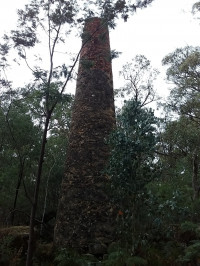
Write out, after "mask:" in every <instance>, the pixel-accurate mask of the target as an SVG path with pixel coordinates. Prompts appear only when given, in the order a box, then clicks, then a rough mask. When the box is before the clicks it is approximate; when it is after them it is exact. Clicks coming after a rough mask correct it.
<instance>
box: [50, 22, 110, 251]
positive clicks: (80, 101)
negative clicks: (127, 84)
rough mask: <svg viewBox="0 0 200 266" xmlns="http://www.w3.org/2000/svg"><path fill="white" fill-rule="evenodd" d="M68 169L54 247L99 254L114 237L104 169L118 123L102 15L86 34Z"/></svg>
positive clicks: (87, 29) (68, 153) (80, 63)
mask: <svg viewBox="0 0 200 266" xmlns="http://www.w3.org/2000/svg"><path fill="white" fill-rule="evenodd" d="M82 39H83V48H82V51H81V54H80V62H79V70H78V78H77V88H76V95H75V102H74V106H73V111H72V122H71V128H70V137H69V146H68V152H67V161H66V171H65V176H64V179H63V183H62V188H61V199H60V203H59V207H58V214H57V222H56V227H55V238H54V240H55V245H56V246H60V247H70V248H74V249H76V250H78V251H81V252H90V253H92V254H95V255H98V254H99V255H100V254H103V253H105V252H106V248H107V246H108V245H109V243H110V242H112V239H113V228H112V224H113V222H114V219H113V218H112V217H113V209H112V206H111V203H110V200H109V197H108V196H107V193H106V183H107V181H108V180H107V178H106V175H105V174H104V173H103V170H104V168H105V166H106V163H107V161H108V156H109V147H108V145H107V144H106V138H107V137H108V135H109V133H110V132H111V131H112V129H113V127H114V126H115V110H114V98H113V81H112V67H111V55H110V43H109V33H108V27H107V25H106V23H104V21H103V20H102V19H100V18H91V19H87V20H86V22H85V27H84V31H83V35H82Z"/></svg>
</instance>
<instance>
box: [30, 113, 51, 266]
mask: <svg viewBox="0 0 200 266" xmlns="http://www.w3.org/2000/svg"><path fill="white" fill-rule="evenodd" d="M50 118H51V113H47V116H46V121H45V127H44V131H43V137H42V144H41V151H40V158H39V162H38V172H37V176H36V184H35V192H34V200H33V206H32V209H31V216H30V231H29V241H28V251H27V258H26V266H32V263H33V249H34V227H35V216H36V210H37V203H38V195H39V188H40V181H41V175H42V167H43V162H44V154H45V146H46V142H47V131H48V126H49V121H50Z"/></svg>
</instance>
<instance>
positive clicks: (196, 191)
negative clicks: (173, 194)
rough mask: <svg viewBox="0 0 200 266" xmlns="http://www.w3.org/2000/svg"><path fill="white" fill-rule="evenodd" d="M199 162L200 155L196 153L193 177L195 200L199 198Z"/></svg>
mask: <svg viewBox="0 0 200 266" xmlns="http://www.w3.org/2000/svg"><path fill="white" fill-rule="evenodd" d="M198 173H199V160H198V155H197V154H196V153H194V155H193V176H192V187H193V193H194V194H193V199H194V200H195V199H197V198H198V197H199V180H198Z"/></svg>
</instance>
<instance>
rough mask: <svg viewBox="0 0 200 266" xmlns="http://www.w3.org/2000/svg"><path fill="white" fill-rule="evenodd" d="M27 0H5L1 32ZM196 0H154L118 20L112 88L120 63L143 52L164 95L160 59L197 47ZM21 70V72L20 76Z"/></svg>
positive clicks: (18, 80)
mask: <svg viewBox="0 0 200 266" xmlns="http://www.w3.org/2000/svg"><path fill="white" fill-rule="evenodd" d="M27 2H28V0H15V1H13V0H6V1H4V2H3V3H2V5H1V10H0V23H1V29H0V35H1V36H2V35H3V33H5V32H6V31H9V30H11V29H13V28H15V23H16V20H17V16H16V10H17V8H23V6H24V4H26V3H27ZM195 2H196V0H154V2H153V3H152V4H151V6H149V7H148V8H146V9H143V10H138V11H137V13H136V14H135V15H134V16H133V17H131V18H130V19H129V20H128V22H126V23H124V22H123V21H121V20H119V21H118V22H117V24H118V26H117V27H116V29H115V30H111V31H110V40H111V48H112V49H115V50H117V51H119V52H122V54H121V55H120V57H119V58H118V59H115V60H113V75H114V87H115V88H118V87H119V86H122V85H123V80H122V79H121V78H119V71H120V70H121V68H122V65H123V64H125V63H126V62H127V61H130V60H131V59H132V58H133V57H135V55H137V54H143V55H145V56H146V57H147V59H149V60H150V61H151V62H152V66H153V67H155V68H158V69H159V71H160V72H161V74H160V77H159V78H158V80H157V82H156V83H155V86H156V89H157V91H158V92H159V94H160V95H161V96H165V95H167V87H168V86H169V85H168V84H166V82H165V81H164V78H165V69H164V67H162V64H161V60H162V59H163V57H164V56H165V55H167V54H168V53H170V52H173V51H174V50H175V49H176V48H180V47H184V46H186V45H193V46H198V45H199V41H200V37H199V31H200V25H199V24H200V21H198V20H197V19H195V18H194V16H193V15H192V13H191V11H192V5H193V4H194V3H195ZM80 44H81V41H80V38H77V39H74V40H73V44H72V45H71V47H72V46H73V47H72V48H73V49H72V52H73V53H76V52H78V51H79V49H80ZM18 71H19V73H17V74H12V78H13V79H15V82H16V86H20V85H23V84H24V83H23V80H22V79H23V78H24V74H23V71H24V70H22V69H19V70H18ZM20 73H21V74H22V75H21V77H20Z"/></svg>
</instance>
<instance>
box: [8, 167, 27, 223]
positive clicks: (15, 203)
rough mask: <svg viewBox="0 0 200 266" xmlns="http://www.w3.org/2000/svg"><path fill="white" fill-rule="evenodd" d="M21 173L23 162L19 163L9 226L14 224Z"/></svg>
mask: <svg viewBox="0 0 200 266" xmlns="http://www.w3.org/2000/svg"><path fill="white" fill-rule="evenodd" d="M23 172H24V162H20V171H19V178H18V182H17V186H16V190H15V199H14V203H13V210H12V213H11V218H10V222H11V225H13V224H14V218H15V209H16V206H17V199H18V195H19V189H20V186H21V182H22V179H23Z"/></svg>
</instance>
